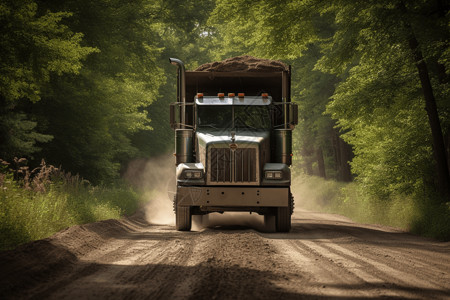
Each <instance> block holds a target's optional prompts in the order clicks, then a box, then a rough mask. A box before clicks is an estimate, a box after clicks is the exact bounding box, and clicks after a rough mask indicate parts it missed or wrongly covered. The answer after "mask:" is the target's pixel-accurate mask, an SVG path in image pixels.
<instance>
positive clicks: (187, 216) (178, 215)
mask: <svg viewBox="0 0 450 300" xmlns="http://www.w3.org/2000/svg"><path fill="white" fill-rule="evenodd" d="M173 209H174V211H175V227H176V228H177V230H178V231H190V230H191V225H192V214H191V208H190V207H189V206H180V205H178V203H177V196H176V195H175V197H174V198H173Z"/></svg>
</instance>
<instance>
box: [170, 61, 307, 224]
mask: <svg viewBox="0 0 450 300" xmlns="http://www.w3.org/2000/svg"><path fill="white" fill-rule="evenodd" d="M172 60H173V59H171V62H173V61H172ZM175 64H176V65H178V70H179V72H178V83H179V84H178V101H177V102H176V103H173V104H172V105H171V110H170V116H171V118H170V119H171V121H170V122H171V126H172V128H173V129H175V148H176V149H175V155H176V182H177V189H176V190H177V192H176V195H175V197H174V211H175V215H176V228H177V230H181V231H188V230H190V229H191V223H192V215H207V214H209V213H214V212H218V213H223V212H229V211H241V212H242V211H244V212H250V213H252V212H254V213H258V214H261V215H264V220H265V222H266V223H267V226H272V227H273V226H274V227H275V229H276V231H279V232H288V231H289V230H290V228H291V214H292V212H293V207H294V203H293V202H294V200H293V197H292V194H291V191H290V184H291V170H290V166H291V161H292V158H291V156H292V130H293V128H294V126H295V125H296V124H297V118H298V117H297V106H296V105H295V104H293V103H291V102H290V99H289V98H290V97H288V95H289V94H290V91H288V90H287V89H288V88H289V87H290V72H288V71H282V72H258V73H255V72H207V71H200V72H185V71H184V65H183V64H182V62H181V61H179V60H176V61H175ZM283 87H284V88H283ZM271 92H272V93H273V94H272V95H271ZM283 96H284V97H283ZM274 97H275V98H278V99H274ZM276 100H278V101H276ZM288 100H289V101H288Z"/></svg>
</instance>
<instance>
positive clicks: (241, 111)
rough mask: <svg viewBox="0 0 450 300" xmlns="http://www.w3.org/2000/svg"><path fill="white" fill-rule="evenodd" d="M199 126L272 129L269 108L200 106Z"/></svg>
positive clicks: (198, 113)
mask: <svg viewBox="0 0 450 300" xmlns="http://www.w3.org/2000/svg"><path fill="white" fill-rule="evenodd" d="M233 116H234V122H233ZM197 126H198V127H200V128H208V127H209V128H233V127H234V128H237V129H270V126H271V121H270V113H269V107H268V106H256V105H248V106H240V105H235V106H232V105H199V106H197Z"/></svg>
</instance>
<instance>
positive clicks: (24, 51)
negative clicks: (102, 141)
mask: <svg viewBox="0 0 450 300" xmlns="http://www.w3.org/2000/svg"><path fill="white" fill-rule="evenodd" d="M70 16H71V14H70V13H67V12H57V13H52V12H49V11H47V12H44V13H40V12H38V6H37V4H36V3H35V2H34V1H32V0H21V1H2V3H1V4H0V24H1V29H0V74H1V76H0V105H1V108H0V126H1V127H0V140H1V144H0V157H2V158H4V159H12V158H13V157H14V156H16V155H17V156H21V155H32V154H33V153H35V152H37V151H39V149H40V148H39V147H38V146H37V145H36V143H42V142H48V141H50V140H51V139H52V137H51V136H50V135H48V134H42V133H38V132H37V131H36V120H34V118H33V117H32V116H31V117H30V116H28V114H27V113H26V112H24V111H23V104H25V103H27V101H31V102H36V101H38V100H40V99H41V97H42V93H43V89H44V87H45V85H46V84H47V83H48V82H49V81H50V77H51V75H52V74H56V75H61V74H77V73H79V71H80V69H81V66H82V60H84V59H85V58H86V57H87V56H88V55H89V54H90V53H94V52H96V51H97V49H95V48H92V47H85V46H82V45H81V43H82V37H83V34H81V33H74V32H72V31H71V30H70V28H69V27H67V26H66V25H64V24H63V20H64V19H67V18H69V17H70Z"/></svg>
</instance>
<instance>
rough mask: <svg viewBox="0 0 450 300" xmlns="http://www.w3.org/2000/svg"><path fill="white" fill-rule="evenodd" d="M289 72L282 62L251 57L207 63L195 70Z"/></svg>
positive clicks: (244, 56)
mask: <svg viewBox="0 0 450 300" xmlns="http://www.w3.org/2000/svg"><path fill="white" fill-rule="evenodd" d="M288 70H289V67H288V66H287V65H286V64H284V63H283V62H281V61H278V60H270V59H262V58H256V57H253V56H250V55H242V56H236V57H232V58H228V59H225V60H223V61H215V62H212V63H206V64H203V65H201V66H200V67H198V68H197V69H195V71H208V72H281V71H288Z"/></svg>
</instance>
